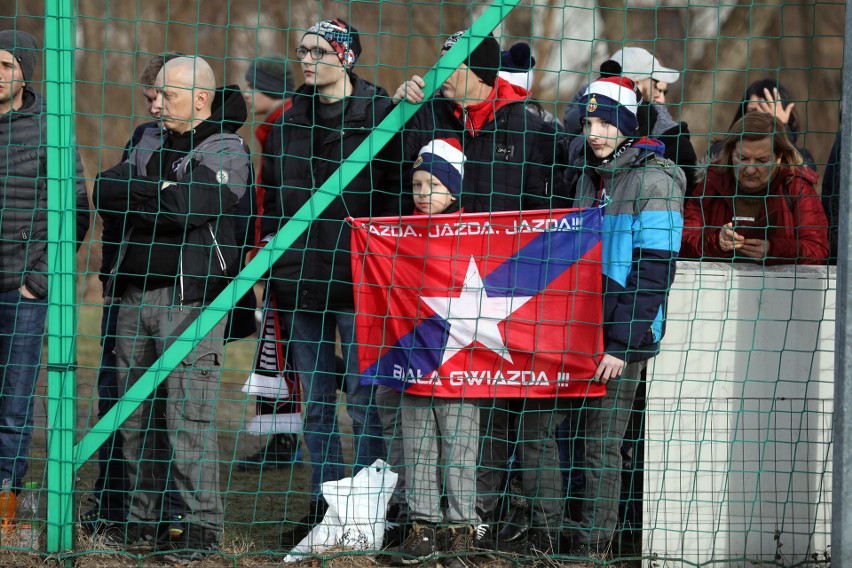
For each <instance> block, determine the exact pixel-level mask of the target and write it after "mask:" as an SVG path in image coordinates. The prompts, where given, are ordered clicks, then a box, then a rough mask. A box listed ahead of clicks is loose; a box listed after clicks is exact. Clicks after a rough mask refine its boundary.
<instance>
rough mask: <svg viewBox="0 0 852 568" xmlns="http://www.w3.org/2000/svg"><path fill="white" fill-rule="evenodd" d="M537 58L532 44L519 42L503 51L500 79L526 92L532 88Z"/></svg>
mask: <svg viewBox="0 0 852 568" xmlns="http://www.w3.org/2000/svg"><path fill="white" fill-rule="evenodd" d="M533 67H535V57H533V56H532V49H531V48H530V44H528V43H524V42H519V43H516V44H515V45H513V46H512V47H510V48H509V51H503V52H502V53H501V58H500V73H499V75H500V77H502V78H503V79H505V80H506V81H508V82H509V83H511V84H513V85H515V86H516V87H520V88H522V89H524V90H526V91H529V90H530V89H531V88H532V84H533V71H532V70H533Z"/></svg>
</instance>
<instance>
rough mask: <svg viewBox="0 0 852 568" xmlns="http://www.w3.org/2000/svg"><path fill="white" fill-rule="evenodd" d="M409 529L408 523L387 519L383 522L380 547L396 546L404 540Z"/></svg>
mask: <svg viewBox="0 0 852 568" xmlns="http://www.w3.org/2000/svg"><path fill="white" fill-rule="evenodd" d="M410 530H411V525H409V524H408V523H405V522H402V521H399V522H396V521H391V520H387V521H386V522H385V534H384V536H383V537H382V548H383V549H388V548H397V547H398V546H399V545H401V544H402V543H403V542H404V541H405V539H406V537H407V536H408V533H409V531H410Z"/></svg>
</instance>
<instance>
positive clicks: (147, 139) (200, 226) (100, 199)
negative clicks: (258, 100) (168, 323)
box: [95, 86, 252, 302]
mask: <svg viewBox="0 0 852 568" xmlns="http://www.w3.org/2000/svg"><path fill="white" fill-rule="evenodd" d="M246 117H247V112H246V106H245V101H244V100H243V99H242V94H241V93H240V90H239V88H238V87H236V86H229V87H225V88H224V89H219V90H217V92H216V95H215V97H214V100H213V109H212V115H211V117H210V118H209V119H207V121H205V122H206V123H208V124H215V125H216V130H217V132H215V133H213V134H209V135H208V136H207V137H206V138H205V139H203V140H200V141H199V140H195V141H194V144H193V148H192V150H191V151H190V152H189V153H188V154H187V155H185V156H183V157H182V158H180V159H179V160H178V161H177V162H175V167H174V170H173V172H174V174H173V175H174V176H175V178H176V182H174V183H173V184H172V185H170V186H169V187H166V188H165V189H161V187H162V185H163V180H162V179H160V175H159V172H148V171H147V166H148V164H149V162H150V161H151V159H152V157H154V153H155V152H157V151H158V150H159V149H160V147H161V146H162V145H163V144H165V141H166V140H167V139H168V137H169V136H173V135H174V134H173V133H170V132H169V133H166V134H165V136H162V135H161V134H160V133H159V131H157V130H155V129H148V130H146V131H145V133H144V134H143V136H142V139H141V140H140V141H139V143H138V144H137V145H136V146H135V147H134V148H133V149H132V150H131V152H130V157H129V159H128V160H127V161H125V162H122V163H121V164H119V165H117V166H115V167H114V168H111V169H109V170H107V171H105V172H103V173H101V174H100V175H99V176H98V180H97V182H96V185H95V203H96V206H97V207H98V210H99V212H100V213H101V215H103V216H104V217H105V218H106V217H109V216H111V215H112V216H119V217H123V218H124V236H123V240H122V244H121V249H120V250H119V253H118V255H117V258H116V262H115V265H114V266H113V269H112V276H113V277H115V286H114V287H113V286H112V285H111V284H108V285H107V286H106V287H105V293H106V294H111V295H116V296H118V295H121V294H122V292H123V291H124V288H125V287H126V284H127V282H128V281H129V279H132V280H133V281H134V282H136V283H139V279H138V271H133V272H134V274H135V276H131V277H130V278H128V274H126V273H125V272H123V271H122V268H123V267H124V266H126V264H128V263H133V264H134V265H138V263H139V261H140V259H138V258H133V256H134V255H133V254H131V255H127V254H126V252H127V249H128V247H131V248H133V247H136V249H138V250H142V251H150V253H149V254H150V257H149V258H145V259H142V262H143V263H145V265H146V266H148V267H149V268H148V270H149V272H150V276H151V277H152V278H153V279H154V280H155V281H156V284H155V285H150V286H149V284H148V281H145V283H144V284H143V285H144V286H145V287H146V288H149V287H159V286H162V277H164V276H170V279H169V285H174V286H175V287H176V288H177V290H178V294H179V299H180V301H181V302H183V301H186V302H194V301H209V300H211V299H212V298H214V297H215V296H216V295H217V294H218V293H219V292H221V291H222V289H223V288H224V287H225V286H226V285H227V284H228V282H229V281H230V279H231V278H232V277H233V276H234V275H236V273H237V272H238V271H239V268H240V264H241V258H242V247H243V243H241V242H238V240H237V237H236V235H235V228H234V226H235V211H236V207H237V202H238V201H239V200H240V198H241V197H242V196H243V194H244V193H245V192H246V191H248V190H249V189H250V185H251V183H252V174H251V160H250V156H249V150H248V147H247V146H246V144H245V142H244V141H243V140H242V138H240V137H239V136H238V135H237V134H236V131H237V129H238V128H239V127H240V126H241V125H242V124H243V123H244V122H245V120H246ZM175 250H177V259H178V260H177V263H176V265H175V266H170V265H168V263H165V262H163V259H170V258H172V257H173V256H174V252H175ZM146 256H147V255H146Z"/></svg>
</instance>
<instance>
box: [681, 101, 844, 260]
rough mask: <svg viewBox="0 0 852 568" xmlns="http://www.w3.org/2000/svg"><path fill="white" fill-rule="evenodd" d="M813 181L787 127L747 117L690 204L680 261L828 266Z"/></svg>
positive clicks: (763, 115)
mask: <svg viewBox="0 0 852 568" xmlns="http://www.w3.org/2000/svg"><path fill="white" fill-rule="evenodd" d="M816 182H817V174H816V173H815V172H814V171H813V170H811V169H810V168H808V167H806V166H804V165H803V164H802V156H801V154H799V152H798V151H797V150H796V148H795V146H793V144H792V143H791V142H790V139H789V138H788V137H787V134H786V132H785V129H784V127H783V126H781V125H779V124H778V123H777V122H776V120H775V119H774V118H773V117H772V116H771V115H769V114H766V113H762V112H750V113H747V114H745V115H743V116H742V117H741V118H740V119H739V120H738V121H737V122H735V123H734V125H733V126H732V127H731V133H730V134H729V135H728V136H727V137H726V138H725V139H724V140H723V141H722V147H721V150H720V153H719V158H718V160H716V161H715V162H713V163H712V164H711V165H710V166H709V167H708V169H707V174H706V177H705V179H704V180H703V181H702V182H699V185H698V187H699V190H698V196H696V198H695V199H689V200H687V203H686V204H685V207H684V231H683V246H682V248H681V257H684V258H697V259H701V260H729V259H734V260H738V261H751V262H757V263H764V264H825V262H826V258H827V257H828V221H827V220H826V217H825V212H824V211H823V209H822V204H821V203H820V199H819V196H818V195H817V193H816V191H815V190H814V186H815V184H816Z"/></svg>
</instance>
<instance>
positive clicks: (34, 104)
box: [0, 86, 46, 120]
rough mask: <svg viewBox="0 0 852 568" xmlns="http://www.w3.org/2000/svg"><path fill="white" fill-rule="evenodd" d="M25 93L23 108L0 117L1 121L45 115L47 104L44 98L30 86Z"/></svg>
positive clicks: (25, 88) (25, 89)
mask: <svg viewBox="0 0 852 568" xmlns="http://www.w3.org/2000/svg"><path fill="white" fill-rule="evenodd" d="M23 91H24V94H23V102H22V103H21V108H19V109H18V110H15V111H12V112H8V113H6V114H5V115H0V117H2V118H0V120H17V119H19V118H22V117H24V116H33V115H37V114H43V113H44V111H45V107H46V103H45V100H44V97H42V96H41V93H39V92H38V91H36V90H35V89H33V88H32V87H29V86H26V87H24V89H23Z"/></svg>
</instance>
